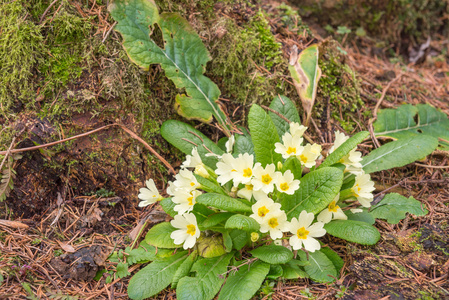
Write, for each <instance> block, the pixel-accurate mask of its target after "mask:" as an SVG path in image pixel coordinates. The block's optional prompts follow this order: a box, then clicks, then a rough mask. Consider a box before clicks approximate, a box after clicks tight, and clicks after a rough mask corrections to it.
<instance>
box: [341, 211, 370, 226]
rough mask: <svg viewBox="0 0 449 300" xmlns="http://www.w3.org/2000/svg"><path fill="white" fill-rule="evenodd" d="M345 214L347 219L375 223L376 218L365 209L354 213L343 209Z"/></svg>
mask: <svg viewBox="0 0 449 300" xmlns="http://www.w3.org/2000/svg"><path fill="white" fill-rule="evenodd" d="M345 214H346V216H347V217H348V220H354V221H362V222H365V223H368V224H370V225H374V223H376V219H374V217H373V216H372V215H371V214H370V213H368V212H366V211H363V212H359V213H355V214H354V213H352V212H351V211H350V210H347V211H345Z"/></svg>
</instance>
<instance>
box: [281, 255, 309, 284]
mask: <svg viewBox="0 0 449 300" xmlns="http://www.w3.org/2000/svg"><path fill="white" fill-rule="evenodd" d="M307 264H310V263H307ZM300 266H302V261H299V260H296V259H292V260H291V261H289V262H288V263H286V264H284V265H281V267H282V270H283V272H282V277H283V278H285V279H297V278H307V277H309V275H308V274H307V273H306V272H305V271H304V270H303V269H301V268H300Z"/></svg>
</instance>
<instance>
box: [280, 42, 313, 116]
mask: <svg viewBox="0 0 449 300" xmlns="http://www.w3.org/2000/svg"><path fill="white" fill-rule="evenodd" d="M318 57H319V53H318V45H317V44H314V45H311V46H309V47H307V48H306V49H304V50H302V52H301V53H300V54H299V56H298V54H297V52H296V48H294V51H292V52H291V56H290V62H289V65H288V69H289V71H290V75H291V76H292V80H293V85H294V86H295V88H296V91H297V92H298V95H299V97H300V98H301V102H302V107H303V108H304V111H305V112H306V115H307V120H306V124H307V123H308V122H309V119H310V116H311V112H312V107H313V104H314V103H315V97H316V92H317V88H318V81H319V80H320V77H321V69H320V67H319V66H318Z"/></svg>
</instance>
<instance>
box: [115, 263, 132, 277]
mask: <svg viewBox="0 0 449 300" xmlns="http://www.w3.org/2000/svg"><path fill="white" fill-rule="evenodd" d="M115 269H116V273H115V274H116V275H117V277H118V278H123V277H126V276H128V275H131V273H130V272H128V264H127V263H123V262H119V263H118V264H117V266H116V267H115Z"/></svg>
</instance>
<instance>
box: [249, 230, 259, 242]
mask: <svg viewBox="0 0 449 300" xmlns="http://www.w3.org/2000/svg"><path fill="white" fill-rule="evenodd" d="M258 239H259V234H258V233H257V232H251V242H253V243H255V242H257V240H258Z"/></svg>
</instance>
